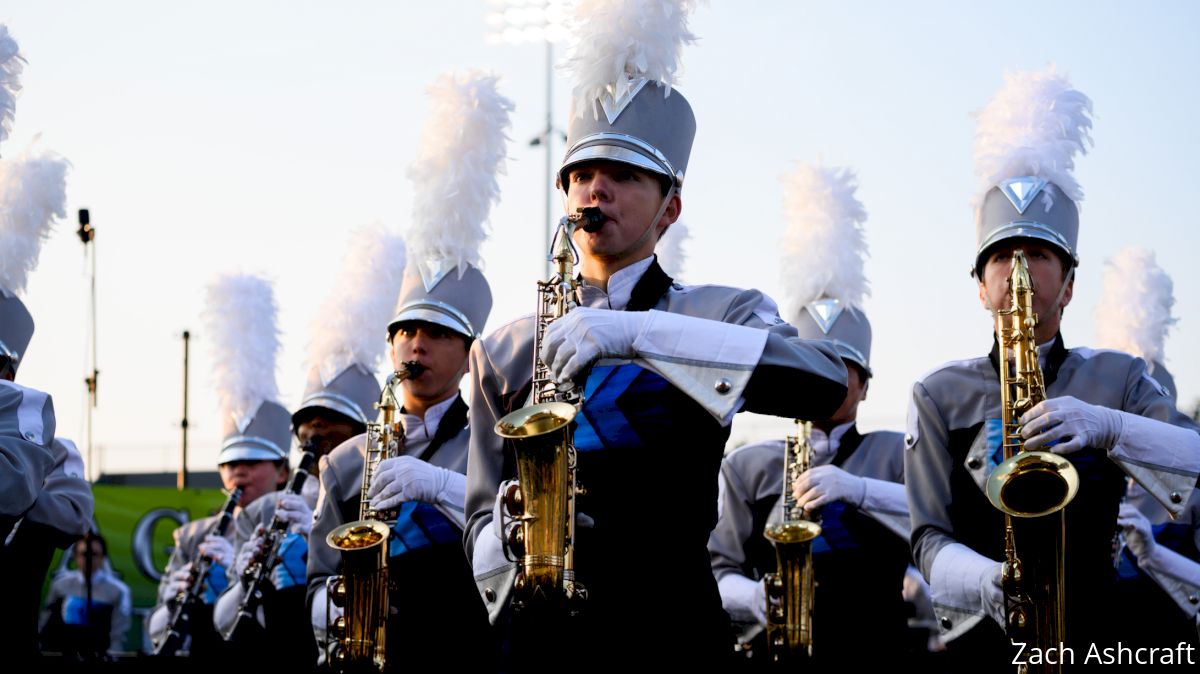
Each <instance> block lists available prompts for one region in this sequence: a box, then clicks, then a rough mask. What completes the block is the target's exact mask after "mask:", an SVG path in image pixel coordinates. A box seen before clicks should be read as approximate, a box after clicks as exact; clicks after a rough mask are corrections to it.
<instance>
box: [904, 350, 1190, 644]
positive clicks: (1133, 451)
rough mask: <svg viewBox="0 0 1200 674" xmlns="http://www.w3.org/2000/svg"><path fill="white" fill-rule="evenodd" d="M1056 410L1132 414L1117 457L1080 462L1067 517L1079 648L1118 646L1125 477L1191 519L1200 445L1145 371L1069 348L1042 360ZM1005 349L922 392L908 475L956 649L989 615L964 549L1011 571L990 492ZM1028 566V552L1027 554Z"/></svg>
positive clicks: (1084, 454)
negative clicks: (1117, 563) (966, 568)
mask: <svg viewBox="0 0 1200 674" xmlns="http://www.w3.org/2000/svg"><path fill="white" fill-rule="evenodd" d="M1039 352H1040V355H1041V359H1042V360H1043V361H1044V363H1043V372H1044V376H1045V382H1046V396H1047V398H1057V397H1060V396H1073V397H1075V398H1078V399H1080V400H1082V401H1085V402H1087V403H1090V404H1094V405H1100V406H1104V407H1108V408H1110V409H1115V410H1120V411H1123V412H1127V413H1129V414H1130V415H1137V416H1130V417H1126V419H1127V420H1126V422H1125V425H1124V431H1123V432H1122V433H1121V435H1120V437H1119V438H1118V440H1117V442H1116V443H1115V445H1114V446H1113V448H1112V449H1110V450H1108V451H1107V452H1105V451H1103V450H1098V449H1094V448H1087V449H1084V450H1081V451H1078V452H1074V453H1072V454H1070V455H1069V456H1068V458H1069V459H1070V461H1071V462H1072V464H1074V465H1075V467H1076V469H1077V470H1078V471H1079V474H1080V487H1079V491H1078V493H1077V495H1076V497H1075V499H1074V500H1073V501H1072V502H1071V504H1070V505H1068V506H1067V508H1066V511H1065V512H1066V528H1067V538H1066V550H1067V554H1066V559H1067V567H1066V573H1067V576H1068V577H1069V578H1070V579H1071V580H1070V582H1068V583H1067V585H1066V587H1067V598H1066V606H1067V607H1068V610H1069V611H1070V614H1071V617H1070V618H1068V621H1069V622H1068V624H1069V625H1070V627H1071V632H1070V634H1069V636H1068V638H1070V639H1072V640H1078V639H1083V640H1085V641H1086V640H1088V639H1091V640H1093V641H1099V640H1100V639H1102V638H1106V637H1107V636H1108V635H1107V634H1106V633H1105V630H1106V628H1105V627H1104V625H1105V624H1112V623H1113V621H1112V620H1107V623H1106V618H1111V614H1112V612H1113V611H1114V610H1115V607H1114V606H1112V605H1111V601H1110V599H1111V597H1112V593H1111V591H1112V587H1113V583H1114V581H1115V576H1114V573H1113V565H1112V561H1111V560H1112V547H1111V546H1112V540H1113V535H1114V533H1115V531H1116V528H1115V524H1114V523H1115V521H1116V517H1117V507H1118V504H1119V502H1120V499H1121V496H1122V494H1123V493H1124V482H1125V475H1126V474H1128V475H1130V476H1132V477H1134V478H1135V479H1136V480H1137V481H1138V482H1139V483H1140V484H1142V486H1143V487H1145V488H1146V490H1147V491H1148V492H1149V493H1150V494H1151V495H1153V496H1154V497H1155V498H1156V499H1158V500H1159V501H1160V502H1162V503H1163V504H1164V505H1165V506H1166V507H1168V509H1170V510H1171V511H1172V512H1179V511H1180V510H1181V509H1182V508H1183V506H1184V504H1185V503H1186V502H1187V499H1188V497H1189V495H1190V493H1191V491H1192V488H1193V487H1194V486H1195V483H1196V476H1197V473H1200V435H1198V434H1197V430H1198V428H1197V426H1196V424H1195V423H1194V422H1193V421H1192V420H1191V419H1189V418H1188V417H1186V416H1185V415H1183V414H1181V413H1179V412H1178V411H1177V410H1176V409H1175V406H1174V405H1173V404H1172V402H1171V400H1170V398H1169V397H1168V395H1167V393H1166V392H1165V391H1164V389H1163V388H1162V386H1161V385H1159V384H1158V383H1157V382H1156V381H1154V380H1153V379H1152V378H1151V377H1150V376H1149V375H1147V374H1146V366H1145V363H1144V362H1143V361H1142V360H1141V359H1139V358H1135V357H1133V356H1130V355H1128V354H1125V353H1121V352H1117V351H1102V350H1093V349H1088V348H1076V349H1071V350H1069V351H1068V350H1067V349H1066V348H1064V347H1063V346H1062V337H1061V336H1058V337H1056V338H1055V340H1054V342H1052V343H1051V344H1049V345H1044V346H1042V347H1040V348H1039ZM996 353H997V352H996V349H995V347H994V348H993V352H992V355H991V356H990V357H985V358H976V359H972V360H965V361H956V362H951V363H947V364H946V365H943V366H942V367H940V368H938V369H936V370H934V371H933V372H931V373H929V374H927V375H925V376H924V377H923V378H922V379H921V380H920V381H918V382H917V383H916V384H915V385H914V386H913V400H912V406H911V408H910V410H909V421H908V426H909V435H908V438H907V445H908V451H906V453H905V475H906V483H907V488H908V501H909V510H910V513H911V516H912V546H913V555H914V558H915V559H916V563H917V566H918V567H919V568H920V569H921V572H922V573H923V574H924V575H925V577H926V578H927V579H929V582H930V589H931V592H932V594H933V602H934V609H935V611H936V612H937V615H938V619H939V622H940V624H941V625H942V627H943V629H945V630H948V634H947V637H948V638H955V637H958V636H960V635H962V634H963V633H965V632H967V631H968V630H971V629H972V628H973V627H975V626H976V625H977V624H979V621H980V619H981V617H982V616H983V615H984V613H985V609H984V607H983V606H982V600H981V596H980V593H979V591H978V589H977V588H969V587H964V584H963V582H962V580H961V575H960V574H959V572H958V571H959V568H960V567H959V566H958V564H957V563H956V559H957V558H956V554H957V550H959V549H961V546H953V544H956V543H958V544H964V545H965V546H967V547H968V548H970V549H971V550H973V551H975V552H977V553H979V554H981V555H983V556H984V557H986V558H988V559H991V560H994V561H1000V560H1003V559H1004V546H1003V516H1002V514H1001V513H1000V511H998V510H996V509H995V508H993V507H992V506H991V504H990V503H989V502H988V501H987V498H986V496H985V494H984V491H983V484H984V482H985V480H986V478H987V475H988V473H989V472H990V470H991V466H993V465H995V463H996V461H997V458H998V457H997V454H998V451H997V443H996V438H997V437H998V435H999V421H998V420H999V418H1000V384H999V376H998V374H997V369H996V367H997V366H996V365H995V360H996ZM1018 554H1020V551H1019V550H1018Z"/></svg>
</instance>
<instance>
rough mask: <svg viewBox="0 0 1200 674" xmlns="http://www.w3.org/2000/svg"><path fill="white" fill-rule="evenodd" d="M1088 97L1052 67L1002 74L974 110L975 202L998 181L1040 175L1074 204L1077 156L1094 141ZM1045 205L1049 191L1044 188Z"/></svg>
mask: <svg viewBox="0 0 1200 674" xmlns="http://www.w3.org/2000/svg"><path fill="white" fill-rule="evenodd" d="M1091 114H1092V101H1091V99H1089V98H1088V97H1087V96H1085V95H1084V94H1083V93H1081V92H1079V91H1077V90H1076V89H1073V88H1072V87H1071V83H1070V81H1068V79H1067V77H1066V76H1065V75H1060V74H1059V73H1058V72H1057V71H1056V70H1055V68H1054V66H1053V65H1051V66H1049V67H1047V68H1046V69H1045V70H1043V71H1037V72H1018V73H1012V74H1008V75H1005V77H1004V86H1003V87H1001V88H1000V90H999V91H998V92H996V95H995V96H994V97H993V98H992V100H991V101H989V102H988V104H987V105H986V106H985V107H984V108H983V109H982V110H980V111H978V112H976V113H975V117H976V122H977V127H976V131H975V175H976V176H977V177H978V179H979V182H980V188H979V193H978V194H977V196H976V201H975V205H976V206H978V204H979V203H980V201H981V200H982V199H983V196H984V195H985V194H987V192H988V191H989V190H990V189H991V188H992V187H995V186H996V184H997V183H999V182H1000V181H1002V180H1007V179H1009V178H1015V177H1017V176H1025V175H1032V176H1037V177H1039V178H1044V179H1045V180H1048V181H1050V182H1051V183H1053V184H1054V185H1057V186H1058V188H1059V189H1061V190H1062V191H1063V193H1065V194H1066V195H1067V197H1068V198H1070V199H1071V200H1072V201H1074V202H1075V203H1076V204H1078V203H1079V202H1080V201H1081V200H1082V199H1083V188H1082V187H1080V185H1079V183H1078V182H1077V181H1076V180H1075V177H1074V176H1073V175H1072V173H1071V172H1072V171H1073V170H1074V169H1075V155H1076V154H1077V153H1078V154H1087V151H1088V148H1089V147H1091V145H1092V137H1091V133H1090V131H1091V128H1092V119H1091ZM1043 194H1044V195H1045V196H1044V197H1043V199H1044V202H1043V203H1044V204H1045V207H1046V208H1047V209H1048V208H1049V207H1050V205H1051V204H1052V199H1053V194H1052V192H1051V191H1046V192H1043Z"/></svg>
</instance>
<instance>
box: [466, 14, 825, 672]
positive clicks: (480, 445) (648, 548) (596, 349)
mask: <svg viewBox="0 0 1200 674" xmlns="http://www.w3.org/2000/svg"><path fill="white" fill-rule="evenodd" d="M638 7H640V5H637V3H625V4H624V5H623V6H621V7H617V6H612V7H608V8H607V10H611V11H612V12H617V13H620V12H621V11H623V10H624V9H634V10H636V9H638ZM607 10H606V11H607ZM642 18H645V19H646V22H647V23H646V24H645V25H644V26H643V27H644V28H645V30H646V32H647V35H656V36H661V35H674V36H677V37H678V36H686V37H690V34H688V33H687V30H686V25H680V24H679V23H675V24H673V25H661V26H660V25H657V24H656V23H655V20H656V18H657V19H661V17H649V16H647V17H642ZM590 20H591V24H590V26H589V28H588V30H589V31H591V32H589V33H588V34H586V35H582V36H580V40H579V44H580V45H582V46H583V47H582V49H577V51H576V52H575V54H576V55H575V57H574V58H575V59H576V60H580V59H582V60H589V61H590V60H591V57H589V56H587V55H585V54H584V53H583V49H586V48H589V47H596V46H599V53H596V54H593V55H592V56H593V57H595V62H596V63H610V64H611V63H616V64H617V67H616V68H615V69H614V70H613V71H612V72H606V73H605V76H606V77H607V76H611V79H608V80H606V81H605V82H600V81H594V82H581V83H580V86H578V87H577V89H576V91H577V92H584V93H582V94H581V95H582V98H581V99H577V100H576V101H575V111H576V113H577V114H574V115H572V119H571V123H570V128H569V130H568V138H567V148H568V149H567V154H566V157H565V159H564V161H563V163H562V165H561V167H560V169H559V173H558V182H559V185H560V187H561V189H562V190H563V191H564V198H565V205H566V212H567V213H568V214H572V215H573V214H576V213H578V212H579V209H581V208H585V207H587V208H598V209H599V211H600V213H601V217H602V220H601V222H599V223H596V224H599V226H598V227H595V225H594V224H593V225H591V226H590V228H592V229H593V230H594V231H590V232H589V231H586V229H584V228H580V229H577V230H575V232H574V235H573V239H574V241H573V242H574V245H575V246H576V247H577V248H578V251H579V262H580V266H579V279H565V280H567V281H571V280H577V281H580V283H581V285H580V287H579V289H578V292H577V294H576V295H577V296H576V297H575V300H576V301H577V302H578V305H579V306H578V308H575V309H573V310H571V311H569V312H567V313H566V314H565V316H563V317H562V318H558V319H556V320H553V321H551V322H550V323H549V327H548V328H547V329H546V332H545V336H544V338H543V342H542V350H541V353H539V354H535V353H534V332H535V327H536V326H535V319H534V318H533V317H532V316H526V317H523V318H519V319H517V320H515V321H513V322H511V323H508V324H507V325H504V326H501V327H500V328H499V329H497V330H496V331H495V332H494V333H492V334H491V335H489V336H488V337H486V338H485V339H483V340H479V341H477V342H476V343H475V345H474V346H473V347H472V350H471V451H470V458H469V461H468V485H467V503H466V506H467V515H468V520H467V527H468V530H467V535H466V546H467V551H468V554H469V555H470V557H471V559H472V564H473V568H474V572H475V577H476V581H477V583H478V584H479V585H480V593H481V595H482V596H483V599H484V601H485V602H486V603H487V606H488V609H489V615H490V617H491V618H492V620H493V621H494V622H496V623H497V624H498V631H499V633H500V635H501V638H502V640H503V642H504V644H505V656H506V660H505V662H504V666H505V667H510V668H512V669H514V670H515V669H519V668H521V667H523V666H530V667H534V668H539V667H540V668H545V667H547V666H550V663H564V666H566V665H565V663H581V664H583V665H586V666H587V667H589V668H600V667H605V666H617V665H620V664H623V663H626V662H627V661H628V659H629V658H630V656H631V653H632V650H633V649H632V648H631V647H627V646H626V645H625V643H626V642H627V641H629V640H630V639H643V640H648V641H649V643H651V644H652V646H651V648H649V649H642V648H639V649H637V650H638V664H639V666H648V667H650V668H656V667H662V666H665V665H668V664H670V665H672V668H673V669H674V668H679V669H688V668H691V667H695V668H699V667H705V668H711V667H712V666H713V665H714V662H716V661H718V660H720V659H722V658H727V657H728V656H729V654H730V653H731V651H732V641H731V639H730V636H729V630H728V616H727V615H726V614H725V612H724V610H723V609H722V608H721V600H720V596H719V594H718V592H717V587H716V580H715V579H714V578H713V575H712V570H711V568H710V566H709V561H708V551H707V547H706V544H707V540H708V535H709V532H710V531H711V530H712V527H713V525H714V523H715V521H716V507H715V506H716V497H717V494H716V491H717V473H718V471H719V468H720V462H721V456H722V453H723V451H724V445H725V441H726V439H727V438H728V435H729V426H730V422H731V420H732V417H733V415H734V414H735V413H737V412H738V411H740V410H751V411H756V412H762V413H768V414H776V415H783V416H788V417H808V418H823V417H826V416H829V414H831V413H832V412H833V410H834V409H836V407H837V406H838V404H839V403H840V401H841V400H842V399H843V398H844V397H845V392H846V388H845V376H846V375H845V372H846V371H845V366H844V365H843V364H842V362H841V358H840V357H838V356H837V354H836V353H835V352H834V351H833V349H832V348H831V347H830V346H829V345H828V344H826V343H823V342H810V341H807V340H803V339H800V338H799V337H798V335H797V333H796V330H795V328H793V327H792V326H790V325H788V324H787V323H785V322H784V321H783V320H782V319H781V318H779V315H778V312H777V310H776V306H775V303H774V302H773V301H772V300H771V299H770V298H768V297H766V296H765V295H763V294H762V293H761V292H758V291H756V290H741V289H737V288H727V287H717V286H683V285H679V284H676V283H674V282H673V281H672V280H671V278H670V277H668V276H667V275H666V273H665V272H663V271H662V269H661V268H660V267H659V265H658V264H657V262H656V260H655V257H654V248H655V243H656V242H657V241H658V239H659V238H660V237H661V236H662V235H663V233H664V232H665V231H666V230H667V228H668V227H670V226H671V224H672V223H674V222H675V221H676V219H677V218H678V217H679V215H680V211H681V209H682V206H683V200H682V196H681V193H680V188H681V187H682V185H683V182H684V176H685V173H686V170H687V168H688V167H687V163H688V156H689V154H690V151H691V146H692V139H693V136H694V133H695V128H696V125H695V117H694V116H693V114H692V111H691V108H690V106H689V104H688V102H687V100H686V99H684V97H683V96H682V95H681V94H680V93H679V91H678V90H674V89H671V90H670V91H669V95H667V93H668V89H667V88H666V85H665V84H664V83H663V79H664V78H668V77H669V73H670V72H673V71H674V68H673V67H665V66H663V67H659V66H662V64H657V65H656V64H654V63H653V59H651V66H650V69H649V71H638V70H637V67H638V66H637V64H638V63H643V64H644V63H646V61H644V60H641V59H639V58H637V55H636V54H635V53H624V52H623V50H624V49H627V48H628V47H623V46H622V47H611V46H612V45H628V44H629V40H628V39H627V37H628V36H625V35H622V34H621V31H622V28H621V27H622V26H629V25H634V24H637V23H639V21H638V20H637V18H636V17H624V20H621V19H620V18H619V17H613V16H608V17H607V18H605V19H602V18H598V17H597V16H594V15H593V16H591V17H590ZM674 20H676V21H679V22H682V21H683V18H682V10H681V13H680V14H676V15H674ZM604 21H607V23H603V25H601V23H602V22H604ZM668 23H670V22H668ZM593 33H599V34H593ZM643 37H646V36H636V37H635V39H634V42H635V43H636V42H638V41H639V40H640V39H642V38H643ZM610 47H611V48H610ZM612 49H616V50H618V51H612ZM633 49H634V51H636V50H638V49H641V45H640V44H635V45H634V47H633ZM647 51H649V50H647ZM677 52H678V49H670V48H663V49H661V50H657V51H656V53H658V54H663V53H677ZM626 65H627V66H628V67H629V68H630V69H631V70H630V72H631V73H632V75H630V74H629V73H627V72H626ZM586 69H587V68H581V71H582V70H586ZM601 69H602V68H601ZM592 70H595V69H592ZM627 78H628V79H627ZM668 81H669V80H668ZM608 86H612V87H613V88H612V89H607V87H608ZM602 91H616V92H622V91H623V92H626V95H622V96H620V98H619V100H614V99H613V97H612V96H611V95H610V94H608V93H604V94H601V93H599V92H602ZM588 92H592V93H588ZM533 290H534V288H533V284H532V283H531V284H530V286H528V287H526V288H525V289H524V290H522V289H519V288H515V289H510V290H509V292H531V293H532V292H533ZM535 355H536V356H537V357H538V358H540V359H541V361H542V362H543V363H545V365H546V366H547V368H548V369H549V371H550V375H551V377H552V378H553V379H554V380H555V381H557V382H560V383H565V382H568V381H572V380H573V381H574V382H576V384H577V385H578V386H579V390H581V391H582V392H583V394H584V401H583V404H582V408H581V409H580V410H579V412H578V413H577V414H576V415H575V417H574V423H573V429H574V430H573V436H574V446H575V449H576V452H577V463H578V478H579V485H580V487H581V489H582V490H584V491H580V492H577V493H576V505H577V508H578V509H577V512H578V516H577V517H576V521H575V522H574V525H575V534H576V536H575V538H576V540H575V541H574V569H575V571H576V580H577V581H578V582H579V583H581V584H582V585H583V586H584V587H585V588H586V591H587V598H586V599H585V600H583V601H582V602H580V605H579V612H578V614H577V615H575V616H570V617H569V616H568V615H567V613H569V612H570V611H564V612H562V613H559V612H558V611H557V610H556V609H555V608H554V607H553V606H549V605H548V604H542V605H540V606H535V605H534V603H536V601H535V602H531V603H530V604H528V605H527V606H526V608H525V609H522V610H512V609H513V607H512V606H511V605H510V599H511V598H512V597H511V591H512V590H513V583H514V580H515V578H516V576H517V567H516V564H514V562H513V561H512V560H514V559H515V558H516V557H515V555H514V553H513V552H512V551H511V550H507V549H506V546H507V543H506V540H507V539H508V537H509V535H510V533H511V527H512V526H514V525H517V523H515V522H513V521H511V520H510V519H507V516H506V515H504V513H503V512H502V511H503V509H504V507H505V506H504V505H502V503H501V501H502V500H503V499H502V498H500V497H501V496H503V492H505V491H506V490H507V488H508V483H507V482H506V481H508V480H511V479H514V478H515V477H516V472H515V467H514V464H513V453H512V452H513V448H512V446H511V445H506V443H505V441H503V440H502V439H501V438H500V437H499V436H498V435H496V433H495V431H494V428H495V426H496V423H497V421H498V420H500V419H501V418H502V417H504V416H505V415H507V414H509V413H510V412H513V411H516V410H518V409H520V408H523V407H525V406H526V405H527V404H528V402H529V400H530V397H531V392H532V382H531V376H532V373H533V364H534V357H535ZM502 483H503V484H502ZM664 497H665V498H664ZM531 498H532V497H531ZM518 526H519V525H518ZM543 608H545V609H548V610H542V609H543ZM643 626H644V627H645V629H646V630H648V631H647V633H646V634H644V635H639V634H638V633H637V631H638V630H639V629H642V627H643Z"/></svg>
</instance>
